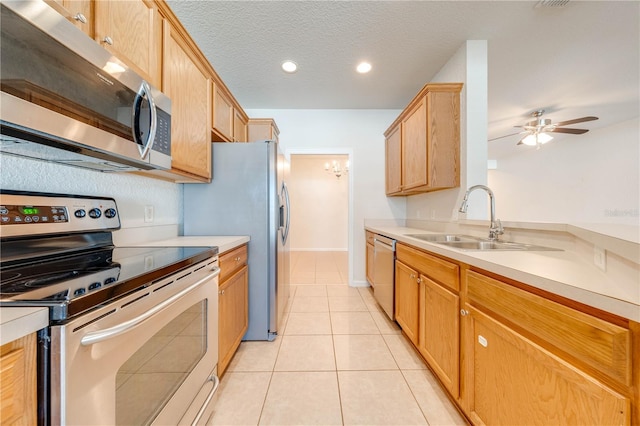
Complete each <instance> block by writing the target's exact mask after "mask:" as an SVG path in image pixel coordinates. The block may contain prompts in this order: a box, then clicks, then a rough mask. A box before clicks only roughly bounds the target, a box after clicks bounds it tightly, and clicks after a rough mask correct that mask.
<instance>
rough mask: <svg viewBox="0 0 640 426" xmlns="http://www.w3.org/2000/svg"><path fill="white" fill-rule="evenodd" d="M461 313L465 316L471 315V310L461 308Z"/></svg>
mask: <svg viewBox="0 0 640 426" xmlns="http://www.w3.org/2000/svg"><path fill="white" fill-rule="evenodd" d="M460 315H462V316H463V317H466V316H467V315H469V311H467V310H465V309H460Z"/></svg>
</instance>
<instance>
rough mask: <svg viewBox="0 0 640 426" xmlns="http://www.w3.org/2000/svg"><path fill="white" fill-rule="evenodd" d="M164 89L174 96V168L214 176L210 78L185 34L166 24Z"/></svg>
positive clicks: (172, 137) (172, 156)
mask: <svg viewBox="0 0 640 426" xmlns="http://www.w3.org/2000/svg"><path fill="white" fill-rule="evenodd" d="M164 32H165V43H164V84H163V91H164V92H165V93H166V94H167V96H169V98H171V167H172V169H174V170H176V171H178V172H182V173H183V174H186V175H189V176H193V177H196V178H200V180H207V181H208V180H210V179H211V142H210V120H211V119H210V117H211V114H210V104H209V102H210V92H209V91H210V87H211V85H210V80H209V78H208V77H207V74H206V71H205V70H204V69H202V68H201V65H200V64H199V63H198V60H197V58H196V57H194V55H193V53H192V52H191V51H190V47H189V45H188V44H187V42H186V41H185V40H184V39H183V38H182V36H181V34H180V33H178V32H177V31H175V30H173V29H172V28H171V26H170V25H169V24H166V25H165V31H164Z"/></svg>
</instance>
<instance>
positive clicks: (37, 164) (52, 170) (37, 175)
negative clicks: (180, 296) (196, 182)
mask: <svg viewBox="0 0 640 426" xmlns="http://www.w3.org/2000/svg"><path fill="white" fill-rule="evenodd" d="M0 187H1V188H2V189H13V190H22V191H39V192H52V193H58V194H76V195H96V196H104V197H113V198H114V199H115V200H116V203H117V205H118V210H119V211H120V220H121V225H122V228H123V229H125V228H126V229H129V230H131V229H133V228H138V227H140V228H143V227H149V226H157V225H177V224H179V223H180V221H181V220H182V195H181V194H182V185H179V184H174V183H170V182H166V181H161V180H158V179H151V178H146V177H142V176H138V175H134V174H126V173H100V172H95V171H91V170H85V169H79V168H76V167H70V166H61V165H57V164H53V163H46V162H42V161H35V160H29V159H22V158H18V157H11V156H8V155H1V156H0ZM147 205H150V206H153V207H154V220H153V222H152V223H145V222H144V207H145V206H147ZM176 229H177V228H176Z"/></svg>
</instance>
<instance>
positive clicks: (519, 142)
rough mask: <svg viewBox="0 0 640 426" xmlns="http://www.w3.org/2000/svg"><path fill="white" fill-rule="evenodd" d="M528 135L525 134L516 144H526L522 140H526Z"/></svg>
mask: <svg viewBox="0 0 640 426" xmlns="http://www.w3.org/2000/svg"><path fill="white" fill-rule="evenodd" d="M527 136H529V135H527ZM527 136H523V137H522V139H520V140H519V141H518V143H517V144H516V145H524V142H522V141H523V140H524V138H526V137H527Z"/></svg>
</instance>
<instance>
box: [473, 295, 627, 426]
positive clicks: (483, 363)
mask: <svg viewBox="0 0 640 426" xmlns="http://www.w3.org/2000/svg"><path fill="white" fill-rule="evenodd" d="M467 309H468V311H469V312H470V316H469V320H470V321H472V323H471V324H470V327H469V333H468V334H467V335H466V336H465V345H466V351H467V353H468V359H469V362H470V364H471V365H470V368H468V369H467V373H468V378H467V380H466V383H467V386H468V388H469V389H468V390H469V394H470V401H469V406H468V407H467V409H468V414H469V415H470V417H471V420H472V421H473V423H474V424H487V425H513V424H521V423H522V422H523V420H524V419H526V423H527V424H530V425H548V424H576V425H596V424H598V425H604V424H616V425H623V424H629V422H630V409H629V405H630V401H629V399H628V398H625V397H623V396H622V395H620V394H618V393H617V392H615V391H613V390H612V389H610V388H608V387H607V386H605V385H603V384H602V383H599V382H598V381H597V380H594V379H593V378H592V377H590V376H588V375H586V374H585V373H584V372H582V371H580V370H578V369H576V368H575V367H574V366H572V365H570V364H568V363H567V362H565V361H564V360H562V359H560V358H558V357H556V356H555V355H554V354H552V353H550V352H548V351H547V350H545V349H544V348H542V347H540V346H538V345H536V344H535V343H533V342H531V341H530V340H528V339H526V338H525V337H523V336H522V335H520V334H518V333H516V332H515V331H514V330H512V329H510V328H508V327H507V326H505V325H504V324H502V323H500V322H498V321H496V320H494V319H492V318H491V317H489V316H487V315H485V314H483V313H482V312H480V311H478V310H477V309H474V308H473V307H472V306H468V307H467Z"/></svg>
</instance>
